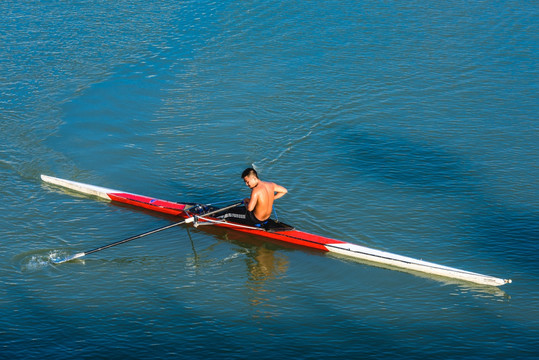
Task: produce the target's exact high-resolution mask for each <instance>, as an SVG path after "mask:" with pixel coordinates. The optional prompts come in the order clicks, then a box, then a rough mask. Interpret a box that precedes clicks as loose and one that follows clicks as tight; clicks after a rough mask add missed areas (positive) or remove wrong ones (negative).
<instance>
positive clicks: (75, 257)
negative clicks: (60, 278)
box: [52, 252, 86, 264]
mask: <svg viewBox="0 0 539 360" xmlns="http://www.w3.org/2000/svg"><path fill="white" fill-rule="evenodd" d="M84 255H86V254H85V253H83V252H82V253H77V254H75V255H71V256H68V257H65V258H63V259H54V260H52V262H53V264H62V263H65V262H68V261H71V260H75V259H78V258H80V257H83V256H84Z"/></svg>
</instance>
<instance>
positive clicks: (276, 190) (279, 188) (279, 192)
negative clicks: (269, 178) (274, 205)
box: [273, 184, 288, 199]
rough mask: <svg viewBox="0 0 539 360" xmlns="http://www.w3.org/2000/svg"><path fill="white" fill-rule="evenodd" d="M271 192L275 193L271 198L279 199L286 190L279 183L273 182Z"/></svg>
mask: <svg viewBox="0 0 539 360" xmlns="http://www.w3.org/2000/svg"><path fill="white" fill-rule="evenodd" d="M273 192H274V193H275V195H274V196H273V199H279V198H282V197H283V196H284V195H285V194H286V193H287V192H288V190H286V188H284V187H282V186H281V185H277V184H275V185H274V186H273Z"/></svg>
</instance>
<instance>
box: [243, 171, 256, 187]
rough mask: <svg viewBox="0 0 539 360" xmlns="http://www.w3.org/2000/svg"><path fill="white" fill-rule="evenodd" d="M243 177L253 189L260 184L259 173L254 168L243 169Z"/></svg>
mask: <svg viewBox="0 0 539 360" xmlns="http://www.w3.org/2000/svg"><path fill="white" fill-rule="evenodd" d="M241 178H242V179H243V181H245V185H247V186H248V187H249V188H251V189H252V188H254V187H256V186H257V185H258V181H259V180H258V174H257V172H256V170H255V169H253V168H247V169H245V170H243V173H242V174H241Z"/></svg>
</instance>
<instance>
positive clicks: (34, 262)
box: [18, 250, 69, 272]
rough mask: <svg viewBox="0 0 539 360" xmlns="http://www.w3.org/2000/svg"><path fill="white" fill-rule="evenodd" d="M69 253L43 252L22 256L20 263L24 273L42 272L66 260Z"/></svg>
mask: <svg viewBox="0 0 539 360" xmlns="http://www.w3.org/2000/svg"><path fill="white" fill-rule="evenodd" d="M67 256H69V253H68V252H67V251H64V250H43V251H38V252H33V253H29V254H22V255H21V256H20V259H19V260H18V263H19V265H20V268H21V270H22V271H23V272H34V271H42V270H44V269H46V268H48V267H51V266H52V265H54V264H55V263H57V262H59V261H61V260H63V259H65V258H66V257H67Z"/></svg>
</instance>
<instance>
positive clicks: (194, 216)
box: [41, 175, 511, 286]
mask: <svg viewBox="0 0 539 360" xmlns="http://www.w3.org/2000/svg"><path fill="white" fill-rule="evenodd" d="M41 179H42V180H43V181H44V182H46V183H48V184H52V185H56V186H59V187H62V188H66V189H70V190H73V191H76V192H80V193H83V194H87V195H91V196H96V197H99V198H101V199H104V200H108V201H113V202H119V203H124V204H129V205H132V206H136V207H141V208H145V209H149V210H152V211H156V212H160V213H165V214H169V215H174V216H179V217H182V218H184V219H189V220H191V221H189V222H192V223H194V225H195V226H197V225H201V224H212V225H215V226H219V227H225V228H231V229H234V230H236V231H240V232H244V233H249V234H253V235H257V236H262V237H265V238H269V239H272V240H277V241H282V242H285V243H289V244H295V245H300V246H303V247H307V248H311V249H316V250H320V251H324V252H329V253H334V254H339V255H344V256H346V257H351V258H356V259H360V260H365V261H368V262H372V263H377V264H383V265H386V266H390V267H395V268H400V269H406V270H412V271H418V272H422V273H427V274H433V275H438V276H443V277H447V278H452V279H458V280H464V281H469V282H472V283H476V284H481V285H491V286H501V285H504V284H507V283H510V282H511V280H510V279H501V278H496V277H493V276H488V275H482V274H478V273H475V272H470V271H465V270H460V269H456V268H452V267H449V266H443V265H439V264H435V263H431V262H427V261H423V260H418V259H414V258H410V257H407V256H401V255H397V254H392V253H389V252H386V251H381V250H376V249H371V248H368V247H365V246H361V245H357V244H352V243H348V242H345V241H341V240H336V239H331V238H327V237H323V236H319V235H313V234H309V233H306V232H303V231H299V230H296V229H294V228H292V227H291V226H289V225H286V224H282V223H279V222H277V221H273V220H272V221H271V223H270V226H268V227H264V228H259V227H252V226H246V225H242V224H237V223H234V222H231V221H224V220H221V219H218V218H215V217H210V216H204V214H205V213H208V212H209V211H210V210H209V209H211V210H212V211H213V212H214V210H215V208H214V207H212V208H210V207H208V206H206V205H203V204H193V203H178V202H172V201H166V200H160V199H156V198H152V197H148V196H143V195H137V194H133V193H128V192H124V191H119V190H114V189H109V188H105V187H101V186H95V185H89V184H84V183H80V182H76V181H71V180H64V179H59V178H55V177H51V176H47V175H41Z"/></svg>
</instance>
